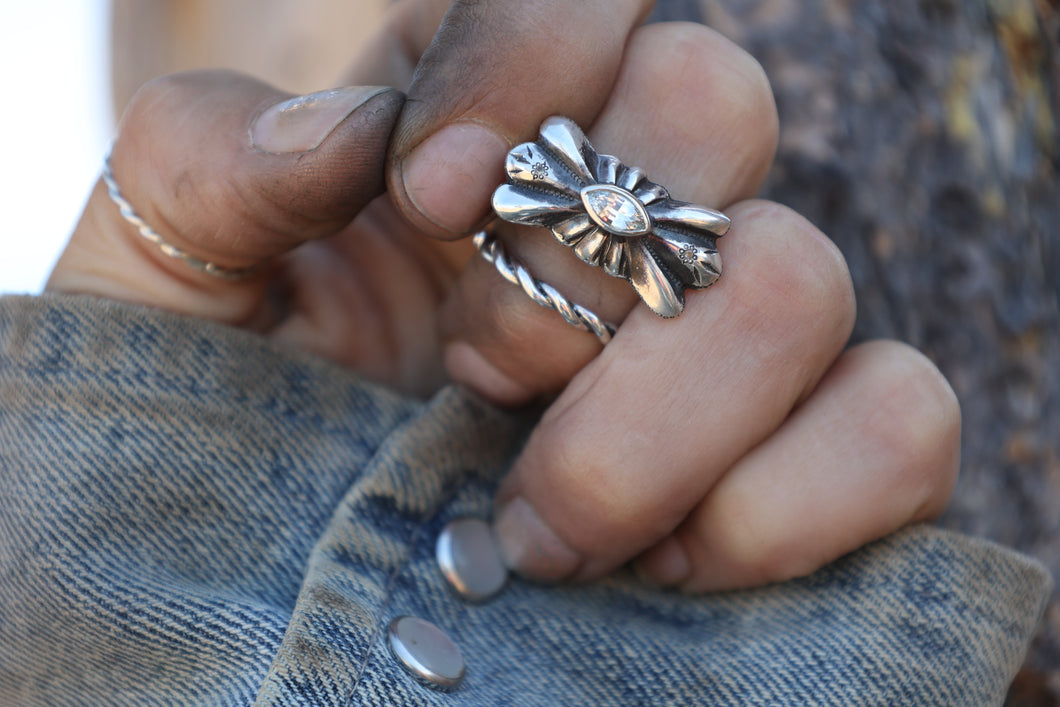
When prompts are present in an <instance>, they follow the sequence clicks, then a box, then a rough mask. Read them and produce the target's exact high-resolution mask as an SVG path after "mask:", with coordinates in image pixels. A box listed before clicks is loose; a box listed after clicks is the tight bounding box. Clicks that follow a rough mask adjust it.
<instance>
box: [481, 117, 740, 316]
mask: <svg viewBox="0 0 1060 707" xmlns="http://www.w3.org/2000/svg"><path fill="white" fill-rule="evenodd" d="M505 171H506V172H507V175H508V179H507V183H505V184H502V185H501V186H500V187H498V188H497V190H496V191H495V192H494V194H493V210H494V211H495V212H496V213H497V216H499V217H500V218H502V219H504V220H505V221H509V222H511V223H517V224H524V225H530V226H544V227H546V228H549V229H551V230H552V233H553V235H555V237H556V238H557V239H558V240H559V242H560V243H562V244H563V245H565V246H568V247H569V248H571V249H573V250H574V253H575V254H576V255H577V256H578V257H579V258H580V259H581V260H583V261H584V262H586V263H588V264H590V265H595V266H598V267H600V268H601V269H602V270H603V271H604V272H606V273H607V274H608V275H612V276H614V277H620V278H623V279H625V280H628V281H629V283H630V284H631V285H632V286H633V289H634V290H636V291H637V294H639V295H640V297H641V299H642V300H644V302H645V304H647V305H648V307H650V308H651V309H652V311H654V312H655V313H656V314H658V315H659V316H661V317H667V318H670V317H676V316H678V315H679V314H681V312H682V311H684V307H685V289H686V288H695V289H701V288H705V287H709V286H710V285H712V284H714V283H715V282H716V281H717V279H718V278H719V277H720V276H721V256H720V255H719V254H718V249H717V246H716V244H715V241H716V240H717V239H718V238H719V237H720V236H723V235H725V233H726V231H728V230H729V225H730V222H729V219H728V217H726V216H725V214H722V213H721V212H719V211H714V210H713V209H708V208H706V207H703V206H698V205H696V204H690V203H688V202H684V201H676V200H674V199H671V198H670V194H669V192H668V191H667V190H666V189H665V188H664V187H662V186H661V185H659V184H656V183H655V182H652V181H650V180H648V178H647V177H646V176H645V174H644V172H642V171H641V170H639V169H637V168H635V167H627V166H626V165H624V164H622V162H620V161H619V160H618V159H617V158H615V157H612V156H611V155H602V154H599V153H597V152H596V150H595V149H593V146H592V145H591V144H589V141H588V140H587V139H586V137H585V134H584V133H583V132H582V130H581V128H579V127H578V126H577V125H576V124H575V123H574V121H572V120H570V119H568V118H563V117H559V116H553V117H551V118H547V119H546V120H545V122H543V123H542V124H541V130H540V136H539V138H538V139H537V140H536V141H535V142H527V143H524V144H522V145H517V146H516V147H514V148H513V149H512V150H511V151H510V152H509V153H508V158H507V161H506V163H505Z"/></svg>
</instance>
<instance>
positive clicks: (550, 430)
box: [535, 424, 675, 556]
mask: <svg viewBox="0 0 1060 707" xmlns="http://www.w3.org/2000/svg"><path fill="white" fill-rule="evenodd" d="M577 429H584V428H583V427H582V426H573V427H572V426H571V425H569V424H562V425H560V424H548V425H544V426H543V427H541V428H539V432H544V434H543V435H542V436H541V438H540V439H538V440H535V441H536V442H537V443H539V444H540V448H541V449H544V450H547V451H546V452H545V454H546V455H547V457H548V461H547V463H545V464H542V465H540V468H541V469H542V470H547V471H546V472H545V474H543V476H544V477H545V478H543V479H541V482H542V483H543V486H541V487H539V489H547V493H548V497H549V499H550V502H549V506H551V507H553V508H559V512H558V513H557V515H558V516H559V517H560V518H561V519H562V520H561V521H560V522H561V524H562V525H563V527H564V530H565V531H566V532H565V533H564V535H565V536H566V539H567V540H568V541H569V542H571V544H572V545H573V546H574V547H576V548H577V549H578V550H580V551H582V552H584V553H586V554H587V555H590V556H610V555H614V554H615V548H616V547H630V548H633V547H634V546H636V547H640V546H641V545H643V544H644V543H645V542H647V541H650V540H653V539H656V538H659V537H662V536H663V535H664V534H665V533H666V532H669V531H670V530H672V528H673V527H674V525H675V523H674V522H672V519H670V518H668V517H667V516H666V515H665V513H664V512H663V511H662V510H661V509H658V508H655V507H653V506H654V501H653V495H652V494H651V492H650V491H649V490H646V489H645V488H644V485H645V484H644V477H645V474H643V470H636V469H631V468H629V464H628V463H627V460H626V459H624V458H623V455H622V453H621V452H620V451H618V450H617V449H616V447H615V446H614V445H602V444H596V443H594V441H593V440H592V439H586V438H585V436H584V435H582V434H578V433H575V432H572V431H571V430H577ZM638 480H639V482H638Z"/></svg>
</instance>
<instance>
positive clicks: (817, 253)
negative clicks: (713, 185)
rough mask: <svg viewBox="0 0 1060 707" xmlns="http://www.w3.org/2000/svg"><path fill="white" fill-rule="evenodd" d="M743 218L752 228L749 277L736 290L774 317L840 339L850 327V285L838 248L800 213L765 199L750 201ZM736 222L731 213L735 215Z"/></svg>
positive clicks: (852, 304) (852, 308) (852, 298)
mask: <svg viewBox="0 0 1060 707" xmlns="http://www.w3.org/2000/svg"><path fill="white" fill-rule="evenodd" d="M749 208H750V212H744V213H743V214H742V216H743V218H744V219H745V220H747V221H751V220H753V221H756V222H760V223H763V224H768V226H767V227H766V228H764V229H756V233H755V236H756V240H755V243H754V245H753V250H754V256H753V257H754V260H753V262H752V264H751V267H752V268H753V270H754V273H753V276H752V277H750V278H748V279H747V280H746V281H745V285H746V286H747V288H746V289H747V290H748V291H747V292H744V293H741V294H742V295H744V296H746V298H747V299H748V301H751V302H754V303H755V305H756V306H757V307H758V308H760V310H761V311H763V312H764V313H768V314H766V316H770V317H773V318H775V319H776V320H777V321H778V322H780V321H785V322H798V323H800V324H803V325H805V324H807V323H811V324H812V327H811V328H808V329H807V330H806V331H807V332H809V333H811V334H812V335H814V336H820V335H821V334H822V332H829V331H830V332H833V333H834V335H835V336H836V337H837V338H839V339H840V340H842V341H845V340H846V338H847V337H848V336H849V334H850V331H851V329H852V328H853V326H854V318H855V315H856V313H857V305H856V300H855V296H854V285H853V282H852V281H851V278H850V271H849V269H848V268H847V264H846V260H845V259H844V258H843V255H842V253H841V252H840V251H839V248H838V247H836V245H835V244H834V243H833V242H832V241H831V240H829V239H828V238H827V237H825V236H824V234H822V233H821V232H820V231H819V230H817V228H816V227H814V226H813V225H812V224H811V223H810V222H809V221H807V220H806V219H805V218H803V217H802V216H800V215H798V214H796V213H795V212H794V211H792V210H790V209H788V208H787V207H785V206H781V205H780V204H776V203H773V202H768V201H758V202H753V203H752V204H750V205H749ZM734 222H735V218H734Z"/></svg>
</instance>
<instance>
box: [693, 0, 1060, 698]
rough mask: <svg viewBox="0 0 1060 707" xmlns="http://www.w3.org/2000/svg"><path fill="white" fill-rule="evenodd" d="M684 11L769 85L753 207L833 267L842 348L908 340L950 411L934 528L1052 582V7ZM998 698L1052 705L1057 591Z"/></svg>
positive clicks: (927, 3) (1057, 673)
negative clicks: (943, 383)
mask: <svg viewBox="0 0 1060 707" xmlns="http://www.w3.org/2000/svg"><path fill="white" fill-rule="evenodd" d="M681 4H682V3H680V2H678V3H675V5H681ZM684 4H687V3H684ZM701 13H702V18H703V19H704V20H705V21H706V22H707V23H708V24H710V25H711V26H713V27H715V28H716V29H718V30H720V31H721V32H723V33H724V34H726V35H727V36H729V37H730V38H732V39H733V40H735V41H736V42H737V43H739V44H740V45H741V46H743V47H744V48H746V49H748V50H749V51H750V52H751V53H752V54H754V55H755V56H756V57H757V58H758V59H759V61H761V62H762V64H763V65H764V66H765V69H766V72H767V73H768V74H769V76H770V78H771V80H772V82H773V86H774V90H775V92H776V97H777V104H778V107H779V110H780V118H781V143H780V153H779V156H778V160H777V165H776V169H775V170H774V172H773V176H772V178H771V180H770V183H769V186H768V188H767V196H769V197H770V198H772V199H775V200H777V201H780V202H783V203H785V204H788V205H789V206H792V207H794V208H795V209H797V210H798V211H800V212H802V213H803V214H804V215H806V216H807V217H808V218H810V219H811V220H812V221H813V222H814V223H816V224H817V225H818V226H819V227H821V228H822V229H823V230H824V231H825V232H826V233H828V234H829V235H830V236H831V237H832V238H833V239H834V240H835V241H836V242H837V243H838V244H839V246H840V248H841V249H842V251H843V253H844V254H845V255H846V258H847V261H848V262H849V264H850V268H851V271H852V275H853V278H854V282H855V286H856V289H857V295H858V307H859V313H858V321H857V326H856V329H855V339H856V340H864V339H869V338H877V337H893V338H897V339H901V340H903V341H907V342H910V343H912V344H913V345H915V346H917V347H918V348H920V349H922V350H923V351H925V352H926V353H927V354H928V355H929V356H930V357H931V358H932V359H933V360H934V361H935V362H936V363H937V364H938V365H939V367H940V368H941V369H942V371H943V372H944V373H945V374H946V376H947V377H948V378H949V380H950V381H951V383H952V384H953V386H954V388H955V389H956V391H957V394H958V395H959V397H960V399H961V404H962V409H963V413H964V441H963V454H964V463H963V469H962V476H961V480H960V482H959V486H958V488H957V492H956V495H955V497H954V500H953V503H952V505H951V507H950V510H949V511H948V513H947V514H946V516H945V517H944V518H943V520H942V523H943V524H944V525H946V526H948V527H951V528H957V529H960V530H962V531H966V532H970V533H973V534H976V535H980V536H984V537H988V538H992V539H994V540H997V541H999V542H1001V543H1004V544H1006V545H1009V546H1012V547H1016V548H1018V549H1020V550H1022V551H1024V552H1027V553H1029V554H1031V555H1034V556H1035V557H1038V558H1039V559H1041V560H1042V561H1043V562H1045V563H1046V564H1047V565H1048V566H1049V567H1050V568H1051V569H1052V571H1053V573H1054V575H1060V310H1058V299H1060V187H1058V183H1057V172H1058V166H1060V150H1058V146H1060V134H1058V128H1057V115H1058V103H1057V95H1058V88H1060V85H1058V82H1060V63H1058V61H1060V56H1058V52H1057V43H1058V40H1060V3H1058V2H1057V1H1056V0H1037V2H1036V1H1035V0H888V1H887V2H878V1H877V0H702V2H701ZM1008 704H1010V705H1014V706H1015V705H1020V706H1021V707H1026V706H1029V705H1035V706H1040V705H1055V704H1060V600H1058V599H1057V597H1056V596H1054V599H1053V601H1052V603H1051V605H1050V607H1049V610H1048V612H1047V615H1046V619H1045V622H1044V625H1043V629H1042V633H1041V635H1040V636H1039V638H1038V639H1037V641H1036V643H1035V645H1034V647H1033V649H1032V652H1031V654H1030V656H1029V657H1028V660H1027V664H1026V667H1025V668H1024V671H1023V672H1022V673H1021V675H1020V678H1019V679H1018V680H1017V683H1016V685H1015V686H1014V687H1013V690H1012V692H1011V694H1010V697H1009V701H1008Z"/></svg>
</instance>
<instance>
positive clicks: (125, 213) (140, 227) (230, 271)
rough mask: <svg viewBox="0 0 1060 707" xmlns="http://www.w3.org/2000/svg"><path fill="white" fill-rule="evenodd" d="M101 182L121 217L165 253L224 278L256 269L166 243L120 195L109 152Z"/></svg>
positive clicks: (209, 273)
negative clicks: (201, 256) (199, 255)
mask: <svg viewBox="0 0 1060 707" xmlns="http://www.w3.org/2000/svg"><path fill="white" fill-rule="evenodd" d="M103 182H104V184H106V185H107V195H108V196H110V199H111V201H113V202H114V203H115V204H117V205H118V211H120V212H121V216H122V218H124V219H125V220H126V221H128V222H129V223H131V224H132V225H133V226H135V227H136V230H137V231H138V232H139V234H140V235H141V236H142V237H143V238H144V239H145V240H148V241H150V242H151V243H154V244H155V245H156V246H158V248H159V250H161V251H162V252H163V253H164V254H165V255H168V256H169V257H171V258H176V259H177V260H181V261H183V262H185V263H187V264H188V265H190V266H191V267H193V268H195V269H196V270H200V271H202V272H204V273H206V274H208V275H213V276H214V277H220V278H224V279H226V280H240V279H243V278H245V277H246V276H248V275H250V274H251V273H253V272H254V271H255V270H257V268H256V267H249V268H226V267H223V266H221V265H218V264H217V263H211V262H208V261H206V260H200V259H199V258H196V257H195V256H194V255H190V254H189V253H185V252H184V251H183V250H181V249H180V248H177V247H176V246H175V245H173V244H171V243H167V242H166V240H165V239H164V238H162V236H160V235H158V232H157V231H155V230H154V229H153V228H151V226H150V225H148V223H147V222H146V221H144V220H143V218H142V217H141V216H140V214H138V213H136V211H135V210H134V209H133V207H132V204H130V203H129V201H128V200H127V199H126V198H125V197H124V196H123V195H122V193H121V189H120V188H119V187H118V182H117V180H116V179H114V172H113V171H112V170H111V166H110V155H109V154H108V155H107V156H106V157H105V158H104V159H103Z"/></svg>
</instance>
